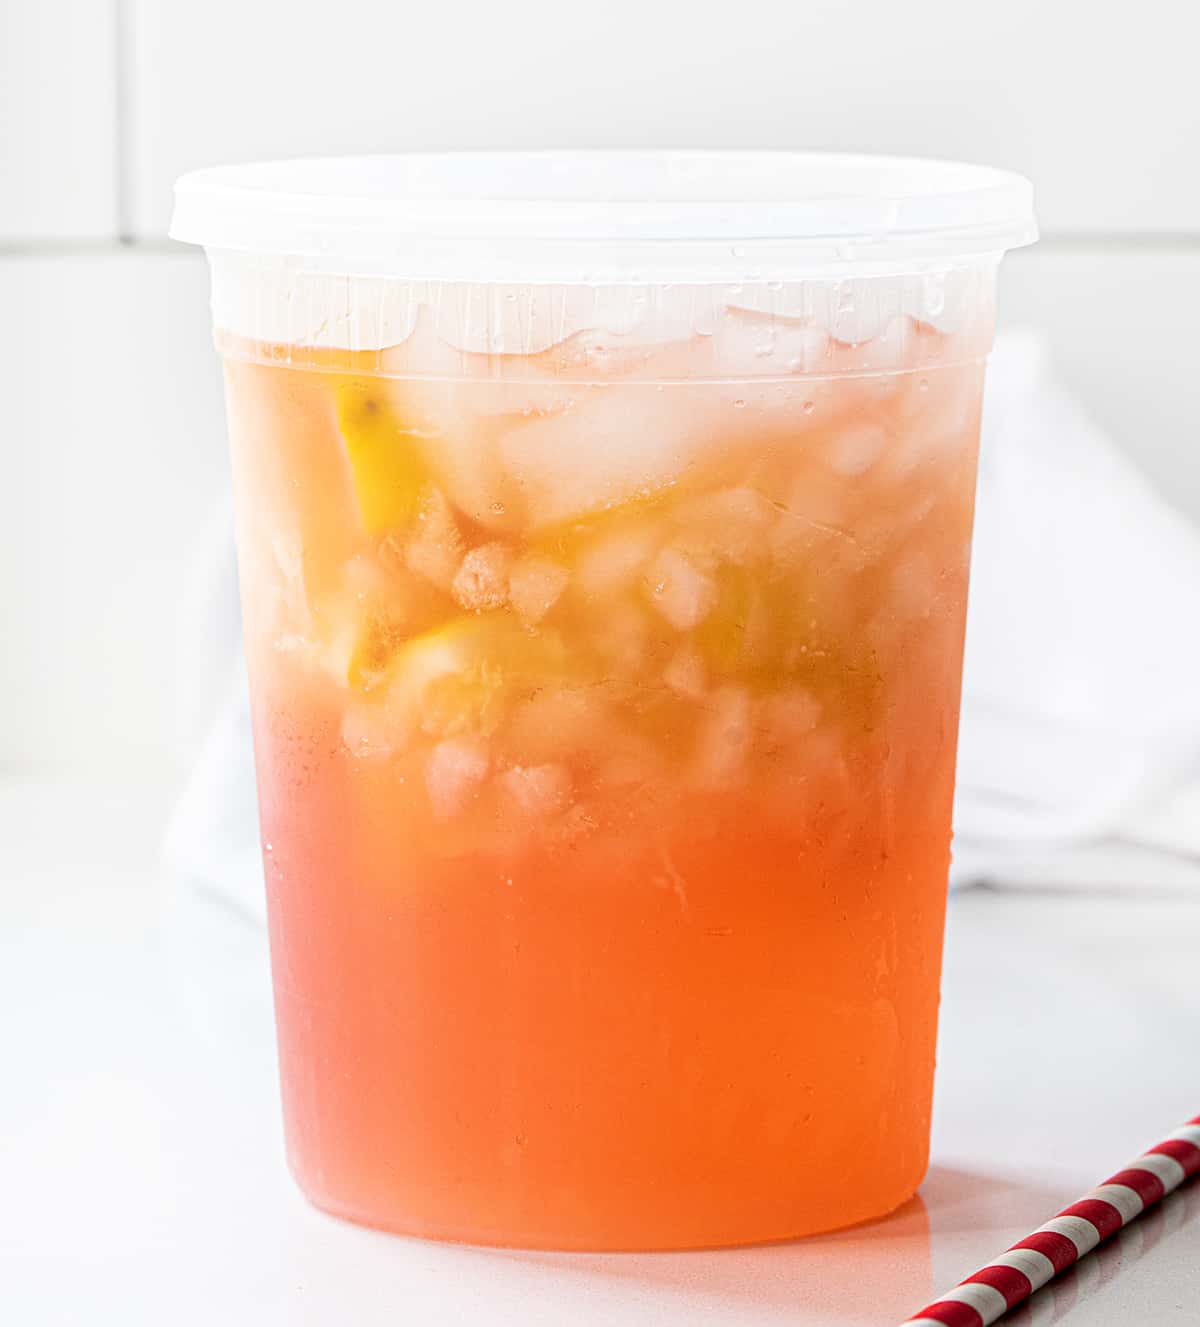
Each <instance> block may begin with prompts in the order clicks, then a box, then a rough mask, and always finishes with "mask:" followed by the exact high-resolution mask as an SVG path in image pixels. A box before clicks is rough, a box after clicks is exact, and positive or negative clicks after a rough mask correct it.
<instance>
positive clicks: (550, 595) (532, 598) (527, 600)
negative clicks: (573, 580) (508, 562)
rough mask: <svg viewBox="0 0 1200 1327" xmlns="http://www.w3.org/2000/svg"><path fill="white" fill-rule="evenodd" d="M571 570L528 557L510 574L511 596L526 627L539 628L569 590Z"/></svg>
mask: <svg viewBox="0 0 1200 1327" xmlns="http://www.w3.org/2000/svg"><path fill="white" fill-rule="evenodd" d="M569 579H570V576H569V574H568V572H567V569H566V568H565V567H563V566H561V565H560V564H559V563H557V562H552V561H551V560H550V559H549V558H544V557H539V556H537V555H536V554H528V555H526V556H525V557H523V558H520V559H518V561H517V562H516V563H515V564H514V566H513V569H512V571H511V572H509V575H508V597H509V600H510V602H511V603H512V606H513V608H515V609H516V611H517V616H518V617H519V618H520V619H521V621H522V622H524V623H525V624H526V626H536V625H537V623H539V622H540V621H541V620H542V618H544V617H545V616H546V614H547V613H548V612H549V611H550V610H551V609H552V608H553V607H554V605H555V604H556V603H557V602H558V600H559V598H560V596H561V595H562V592H563V591H564V590H565V589H566V588H567V581H568V580H569Z"/></svg>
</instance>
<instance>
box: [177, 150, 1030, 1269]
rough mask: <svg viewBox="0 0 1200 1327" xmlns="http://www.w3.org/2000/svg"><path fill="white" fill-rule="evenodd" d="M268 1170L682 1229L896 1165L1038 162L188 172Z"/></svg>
mask: <svg viewBox="0 0 1200 1327" xmlns="http://www.w3.org/2000/svg"><path fill="white" fill-rule="evenodd" d="M172 234H173V235H174V236H175V237H176V238H179V239H184V240H190V241H194V242H197V243H200V244H203V245H204V246H205V247H206V248H207V250H208V251H209V256H210V259H211V262H212V271H213V310H214V319H215V324H216V331H217V341H218V345H219V347H220V350H221V353H222V355H223V356H224V358H225V366H226V383H227V392H228V407H229V422H230V432H231V437H232V450H233V464H234V475H235V490H236V498H237V506H238V540H239V560H240V568H241V576H242V590H243V608H244V619H245V631H246V650H247V659H248V664H249V669H250V681H251V691H252V696H253V705H254V721H255V743H256V759H257V767H258V784H259V797H260V804H261V817H262V830H263V840H264V854H265V862H266V880H267V891H268V900H269V916H270V927H271V946H272V962H273V969H274V982H275V994H276V1010H277V1023H278V1031H279V1052H280V1064H281V1073H282V1084H283V1104H284V1116H285V1123H286V1133H287V1146H288V1155H289V1158H290V1162H291V1166H292V1169H293V1171H294V1173H295V1175H296V1178H297V1180H298V1181H299V1183H300V1185H301V1187H302V1188H303V1190H304V1191H305V1193H306V1194H307V1195H308V1196H309V1198H310V1199H311V1200H312V1201H313V1202H314V1203H316V1204H317V1205H318V1206H320V1207H322V1208H325V1209H327V1210H328V1211H331V1212H334V1213H337V1214H339V1215H342V1216H345V1217H348V1218H350V1219H352V1220H355V1221H360V1222H364V1223H366V1224H369V1225H374V1226H380V1227H384V1228H386V1229H389V1230H395V1231H403V1232H408V1233H413V1234H418V1235H424V1236H429V1237H433V1238H438V1239H452V1240H467V1241H473V1242H479V1243H487V1244H502V1245H523V1246H530V1247H545V1248H573V1249H581V1248H587V1249H633V1248H680V1247H691V1246H702V1245H719V1244H737V1243H743V1242H749V1241H759V1240H771V1239H782V1238H786V1237H789V1236H794V1235H800V1234H804V1233H808V1232H812V1231H817V1230H824V1229H828V1228H831V1227H834V1226H840V1225H845V1224H848V1223H850V1222H855V1221H861V1220H863V1219H866V1218H869V1217H875V1216H878V1215H880V1214H882V1213H884V1212H887V1211H888V1210H890V1209H891V1208H894V1207H895V1206H897V1205H898V1204H900V1203H902V1202H903V1201H904V1200H905V1199H907V1198H908V1197H909V1196H910V1195H911V1194H912V1193H913V1192H914V1190H915V1189H916V1187H917V1185H918V1183H919V1182H920V1180H921V1177H922V1175H923V1174H924V1170H925V1166H926V1158H927V1152H928V1140H929V1118H930V1098H931V1090H932V1081H933V1063H934V1041H935V1034H936V1021H937V1004H938V983H939V975H940V961H941V945H942V926H943V914H944V905H945V892H946V874H947V866H948V861H949V850H950V807H951V796H952V791H953V781H954V752H955V737H956V728H957V719H958V703H959V685H960V671H961V658H962V641H963V624H964V611H965V605H966V594H967V569H968V558H969V546H970V531H971V515H972V501H973V492H974V479H975V459H976V447H977V439H978V424H979V410H980V395H981V390H982V382H983V364H984V358H985V356H986V354H987V351H988V348H989V345H990V342H991V336H992V310H993V291H994V281H995V272H996V266H997V262H998V259H999V257H1000V255H1001V253H1002V251H1003V250H1005V249H1006V248H1009V247H1012V246H1013V245H1017V244H1023V243H1027V242H1029V241H1030V240H1032V239H1033V237H1034V225H1033V219H1032V212H1031V204H1030V191H1029V187H1028V185H1027V184H1026V183H1025V182H1024V181H1023V180H1020V179H1018V178H1017V177H1014V176H1011V175H1006V174H1003V173H1001V172H996V171H990V170H986V169H982V168H979V167H973V166H958V165H950V164H946V163H935V162H919V161H897V160H887V159H871V158H855V157H827V156H808V155H789V154H770V153H763V154H757V153H648V154H647V153H633V154H624V153H599V154H571V155H566V154H544V155H543V154H521V155H470V156H428V157H396V158H365V159H357V160H342V161H334V160H331V161H311V162H295V163H278V164H272V165H259V166H240V167H233V168H229V169H225V170H215V171H202V172H199V173H197V174H194V175H189V176H185V177H184V178H183V179H182V180H181V181H180V182H179V184H178V186H177V198H176V213H175V220H174V223H173V227H172Z"/></svg>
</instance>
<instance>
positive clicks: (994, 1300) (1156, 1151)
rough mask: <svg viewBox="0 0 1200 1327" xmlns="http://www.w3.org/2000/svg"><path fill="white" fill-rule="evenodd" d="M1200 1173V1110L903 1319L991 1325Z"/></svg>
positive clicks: (922, 1326) (932, 1326) (952, 1326)
mask: <svg viewBox="0 0 1200 1327" xmlns="http://www.w3.org/2000/svg"><path fill="white" fill-rule="evenodd" d="M1197 1173H1200V1115H1198V1116H1197V1117H1196V1118H1195V1119H1194V1120H1191V1121H1189V1122H1188V1123H1187V1124H1185V1125H1184V1126H1183V1128H1182V1129H1177V1130H1176V1131H1175V1132H1174V1133H1173V1134H1171V1135H1170V1137H1168V1138H1164V1139H1163V1141H1162V1142H1161V1143H1159V1144H1158V1145H1157V1146H1156V1147H1152V1148H1151V1149H1150V1150H1149V1151H1148V1152H1146V1153H1144V1154H1143V1155H1142V1156H1140V1157H1138V1159H1137V1160H1136V1161H1134V1162H1132V1163H1131V1164H1130V1165H1128V1166H1126V1167H1125V1169H1124V1170H1119V1171H1117V1173H1116V1174H1115V1175H1113V1176H1112V1177H1111V1178H1110V1179H1107V1180H1105V1181H1104V1183H1103V1184H1099V1185H1097V1186H1096V1188H1094V1189H1093V1190H1092V1191H1091V1192H1090V1193H1088V1194H1085V1195H1084V1196H1083V1197H1082V1198H1080V1200H1079V1201H1078V1202H1075V1203H1072V1204H1071V1206H1070V1207H1064V1208H1063V1210H1062V1211H1061V1212H1059V1214H1058V1215H1057V1216H1056V1217H1054V1218H1053V1219H1052V1220H1050V1221H1047V1222H1046V1224H1045V1225H1044V1226H1039V1227H1038V1229H1037V1230H1035V1231H1034V1232H1033V1234H1032V1235H1029V1236H1027V1237H1026V1238H1025V1239H1023V1240H1021V1242H1020V1243H1019V1244H1014V1245H1013V1246H1012V1248H1011V1249H1009V1250H1008V1252H1007V1253H1002V1254H1001V1255H1000V1257H999V1258H997V1259H995V1261H994V1262H990V1263H988V1265H987V1266H986V1267H984V1268H981V1269H980V1270H979V1271H978V1272H976V1273H975V1274H974V1275H973V1276H968V1277H967V1279H966V1280H965V1281H960V1282H959V1284H958V1285H956V1286H955V1287H954V1289H953V1290H951V1291H949V1292H947V1293H946V1294H945V1295H943V1296H942V1297H941V1299H939V1300H937V1301H935V1302H934V1303H933V1304H930V1305H929V1307H928V1308H924V1309H922V1310H921V1312H920V1313H918V1314H916V1315H914V1316H913V1317H911V1318H907V1319H906V1320H905V1323H904V1327H988V1324H989V1323H993V1322H995V1321H996V1320H997V1319H998V1318H1001V1317H1003V1316H1004V1314H1006V1313H1007V1312H1008V1310H1009V1309H1011V1308H1012V1307H1014V1305H1017V1304H1020V1303H1021V1302H1022V1300H1026V1299H1028V1298H1029V1296H1030V1295H1032V1294H1033V1293H1034V1291H1036V1290H1040V1289H1041V1288H1042V1286H1044V1285H1045V1284H1046V1282H1047V1281H1051V1280H1053V1279H1054V1277H1056V1276H1057V1275H1058V1274H1059V1272H1064V1271H1066V1269H1067V1268H1068V1267H1071V1266H1073V1265H1074V1264H1075V1263H1077V1262H1078V1261H1079V1259H1080V1258H1082V1257H1084V1256H1085V1255H1086V1254H1089V1253H1091V1251H1092V1250H1093V1249H1094V1248H1095V1247H1096V1245H1097V1244H1100V1243H1102V1242H1103V1241H1104V1240H1106V1239H1108V1237H1109V1236H1110V1235H1115V1234H1116V1232H1117V1231H1118V1230H1120V1229H1121V1227H1122V1226H1127V1225H1128V1224H1129V1223H1130V1222H1131V1221H1133V1220H1135V1219H1136V1218H1137V1217H1139V1216H1141V1214H1142V1213H1143V1212H1145V1211H1146V1210H1147V1209H1148V1208H1151V1207H1153V1206H1154V1205H1155V1204H1156V1203H1160V1202H1162V1200H1163V1198H1165V1197H1166V1195H1167V1194H1169V1193H1171V1192H1172V1191H1173V1190H1174V1189H1178V1188H1179V1186H1180V1185H1181V1184H1183V1183H1184V1181H1185V1180H1189V1179H1191V1178H1192V1176H1193V1175H1195V1174H1197Z"/></svg>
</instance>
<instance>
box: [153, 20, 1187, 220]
mask: <svg viewBox="0 0 1200 1327" xmlns="http://www.w3.org/2000/svg"><path fill="white" fill-rule="evenodd" d="M135 27H136V33H137V37H138V51H137V58H136V60H135V66H136V73H137V78H136V94H135V104H136V106H137V108H138V114H137V115H136V117H135V118H136V140H137V170H136V192H137V197H136V216H137V222H138V225H139V226H140V227H141V229H142V230H143V231H144V232H146V233H149V234H156V233H160V232H161V231H162V230H163V229H164V227H165V224H166V220H167V215H168V209H169V192H170V186H171V182H172V180H173V179H174V178H175V176H176V175H178V174H179V173H180V172H181V171H183V170H186V169H189V168H190V167H193V166H197V165H209V164H213V163H215V162H220V161H225V160H234V159H252V158H255V157H264V156H286V155H298V154H304V153H314V152H348V151H387V150H396V149H400V148H417V147H471V146H481V147H487V146H525V147H541V146H552V145H559V144H564V143H565V144H568V145H592V146H596V145H617V146H638V145H641V146H645V145H651V146H653V145H662V144H669V145H677V146H688V145H705V144H707V145H720V146H738V145H756V146H780V147H783V146H801V147H813V146H824V147H828V148H844V149H860V150H861V149H868V150H875V151H889V152H915V153H924V154H928V155H939V154H940V155H945V156H951V157H965V158H967V159H980V160H984V161H989V162H993V163H995V164H998V165H1009V166H1012V167H1014V168H1016V169H1019V170H1022V171H1024V172H1026V173H1027V174H1029V175H1031V176H1032V177H1033V179H1034V182H1035V184H1036V185H1037V188H1038V198H1039V209H1040V212H1041V215H1042V219H1043V222H1044V224H1045V225H1046V226H1047V228H1048V229H1050V230H1058V231H1069V232H1077V231H1087V232H1092V233H1095V232H1104V231H1113V230H1117V231H1158V232H1163V231H1166V232H1170V231H1178V230H1183V229H1187V228H1193V229H1194V228H1197V227H1200V174H1198V173H1197V170H1196V154H1197V144H1198V143H1200V97H1197V95H1196V72H1195V58H1196V57H1195V51H1196V45H1197V38H1198V37H1200V18H1198V17H1197V7H1196V6H1195V5H1194V4H1189V3H1186V2H1185V0H1142V3H1141V4H1139V5H1138V6H1137V9H1136V14H1135V13H1133V12H1132V11H1131V12H1129V13H1126V12H1124V11H1121V13H1120V17H1119V18H1118V15H1117V12H1116V11H1113V10H1112V9H1110V8H1109V7H1108V6H1107V5H1105V4H1103V3H1085V2H1084V0H1060V2H1059V3H1046V0H1003V3H993V4H986V5H984V4H972V3H962V0H909V3H905V4H896V3H892V2H891V0H855V2H854V3H849V2H848V0H741V2H740V3H738V4H737V5H727V4H693V5H681V4H670V3H665V2H664V0H659V2H658V3H654V0H651V2H650V3H647V2H646V0H604V3H592V4H582V5H580V4H576V5H564V4H562V3H561V0H507V2H506V3H491V4H485V3H482V0H475V2H474V3H467V4H461V3H460V4H430V3H426V4H388V3H381V2H380V0H339V3H338V4H336V5H331V4H329V3H328V2H327V0H299V2H295V3H289V4H287V5H286V6H285V5H281V4H278V3H276V4H270V3H256V4H247V3H245V0H208V3H206V4H204V5H190V4H189V5H183V4H175V5H162V4H159V3H155V0H144V2H143V3H141V4H140V5H139V6H138V21H137V23H136V25H135Z"/></svg>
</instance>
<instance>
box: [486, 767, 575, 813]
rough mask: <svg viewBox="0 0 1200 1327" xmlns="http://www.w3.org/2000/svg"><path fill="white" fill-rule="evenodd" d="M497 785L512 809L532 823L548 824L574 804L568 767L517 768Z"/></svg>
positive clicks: (500, 779)
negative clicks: (543, 821) (534, 821)
mask: <svg viewBox="0 0 1200 1327" xmlns="http://www.w3.org/2000/svg"><path fill="white" fill-rule="evenodd" d="M496 782H497V783H498V784H499V787H500V791H501V793H502V794H503V795H504V797H505V799H506V800H507V801H508V802H509V803H510V805H511V806H512V807H513V808H514V809H515V810H516V811H518V812H519V813H520V814H521V815H522V816H525V817H527V818H529V819H531V820H546V819H548V818H549V817H550V816H553V815H556V814H557V813H558V812H559V811H562V810H565V809H566V807H568V806H569V805H570V803H571V774H570V771H569V770H568V769H567V767H566V766H565V765H559V764H549V765H533V766H530V765H514V766H513V767H512V768H511V769H507V770H505V771H504V773H503V774H501V775H499V776H498V778H497V780H496Z"/></svg>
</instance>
